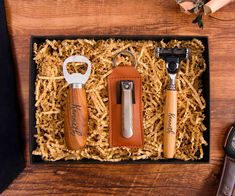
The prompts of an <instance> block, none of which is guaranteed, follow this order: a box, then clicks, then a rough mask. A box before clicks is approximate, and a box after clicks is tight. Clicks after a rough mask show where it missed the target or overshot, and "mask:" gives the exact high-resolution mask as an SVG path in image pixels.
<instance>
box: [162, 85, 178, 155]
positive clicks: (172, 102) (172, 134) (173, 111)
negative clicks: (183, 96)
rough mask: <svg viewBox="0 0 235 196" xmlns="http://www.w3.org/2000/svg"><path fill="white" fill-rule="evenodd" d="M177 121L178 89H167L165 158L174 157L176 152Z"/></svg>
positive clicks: (164, 135) (164, 138) (164, 137)
mask: <svg viewBox="0 0 235 196" xmlns="http://www.w3.org/2000/svg"><path fill="white" fill-rule="evenodd" d="M176 123H177V91H176V90H170V89H167V90H166V104H165V111H164V134H163V140H164V141H163V142H164V143H163V152H164V157H165V158H168V159H169V158H173V157H174V154H175V141H176Z"/></svg>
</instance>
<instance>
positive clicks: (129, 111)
mask: <svg viewBox="0 0 235 196" xmlns="http://www.w3.org/2000/svg"><path fill="white" fill-rule="evenodd" d="M133 87H134V84H133V81H128V80H124V81H121V91H122V93H121V94H122V136H123V137H124V138H127V139H128V138H130V137H132V135H133V106H132V104H133V102H132V99H133V97H132V96H133V94H132V92H133Z"/></svg>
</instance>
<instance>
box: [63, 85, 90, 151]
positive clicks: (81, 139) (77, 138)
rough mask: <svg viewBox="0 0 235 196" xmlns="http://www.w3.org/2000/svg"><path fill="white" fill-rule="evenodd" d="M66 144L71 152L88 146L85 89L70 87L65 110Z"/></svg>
mask: <svg viewBox="0 0 235 196" xmlns="http://www.w3.org/2000/svg"><path fill="white" fill-rule="evenodd" d="M64 120H65V127H64V133H65V142H66V145H67V148H68V149H70V150H79V149H81V148H82V147H84V146H85V144H86V139H87V132H88V108H87V101H86V92H85V90H84V89H83V88H72V85H70V87H69V93H68V97H67V103H66V109H65V119H64Z"/></svg>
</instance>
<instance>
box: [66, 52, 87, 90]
mask: <svg viewBox="0 0 235 196" xmlns="http://www.w3.org/2000/svg"><path fill="white" fill-rule="evenodd" d="M73 62H79V63H86V64H87V66H88V67H87V71H86V73H85V74H81V73H73V74H69V73H68V70H67V64H68V63H73ZM63 73H64V77H65V80H66V81H67V82H68V83H69V84H73V85H75V86H76V85H78V86H80V85H81V86H82V85H84V84H85V83H86V81H87V80H88V78H89V76H90V73H91V62H90V60H89V59H88V58H86V57H85V56H81V55H75V56H70V57H68V58H67V59H65V61H64V63H63Z"/></svg>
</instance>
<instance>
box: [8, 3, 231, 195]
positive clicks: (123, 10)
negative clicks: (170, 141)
mask: <svg viewBox="0 0 235 196" xmlns="http://www.w3.org/2000/svg"><path fill="white" fill-rule="evenodd" d="M5 4H6V11H7V18H8V26H9V32H10V35H11V38H12V46H13V54H14V57H15V63H16V65H17V73H18V75H17V77H18V89H19V95H20V98H21V106H22V110H23V114H24V135H25V139H26V141H27V142H26V146H25V149H26V155H25V156H26V158H27V167H26V169H25V170H24V172H23V173H21V174H20V175H19V177H18V178H17V179H16V180H14V182H13V183H12V184H11V185H10V186H9V188H8V189H7V190H6V191H5V192H4V193H3V195H51V194H53V195H54V194H62V195H64V194H71V195H84V194H87V195H93V194H95V195H108V194H111V195H215V193H216V190H217V187H218V183H219V178H220V175H221V170H222V163H223V157H224V152H223V148H222V145H223V143H224V140H225V136H226V133H227V129H228V127H229V126H230V125H231V123H233V122H234V121H235V104H234V103H235V79H234V75H235V64H234V55H235V22H234V21H227V22H225V21H219V20H216V19H213V18H210V17H204V18H205V20H204V22H205V28H204V30H200V29H198V28H197V27H196V26H194V25H193V24H191V21H192V20H193V16H187V15H184V14H182V13H180V11H179V8H178V7H177V5H176V4H175V3H174V1H173V0H172V1H165V0H138V1H135V0H129V1H124V0H112V1H108V0H86V1H82V0H70V1H66V0H51V1H48V0H33V1H31V0H5ZM234 9H235V3H233V4H232V5H231V6H227V7H225V8H223V9H221V10H220V11H219V12H217V13H215V14H214V16H216V17H219V18H223V19H235V12H234ZM89 34H94V35H95V34H97V35H100V34H106V35H107V34H112V35H114V34H115V35H117V34H123V35H140V34H142V35H167V34H171V35H207V36H209V41H210V59H211V60H210V63H211V67H210V70H211V163H210V164H202V165H197V164H193V165H167V164H166V165H163V164H156V165H154V164H150V165H142V164H138V165H112V164H108V165H102V164H101V165H76V164H73V165H68V164H55V165H31V164H30V163H29V151H28V149H29V147H28V139H29V134H28V133H29V131H30V130H29V127H28V117H29V116H28V110H29V107H28V101H29V99H28V95H29V77H28V75H29V40H30V36H31V35H89Z"/></svg>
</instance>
